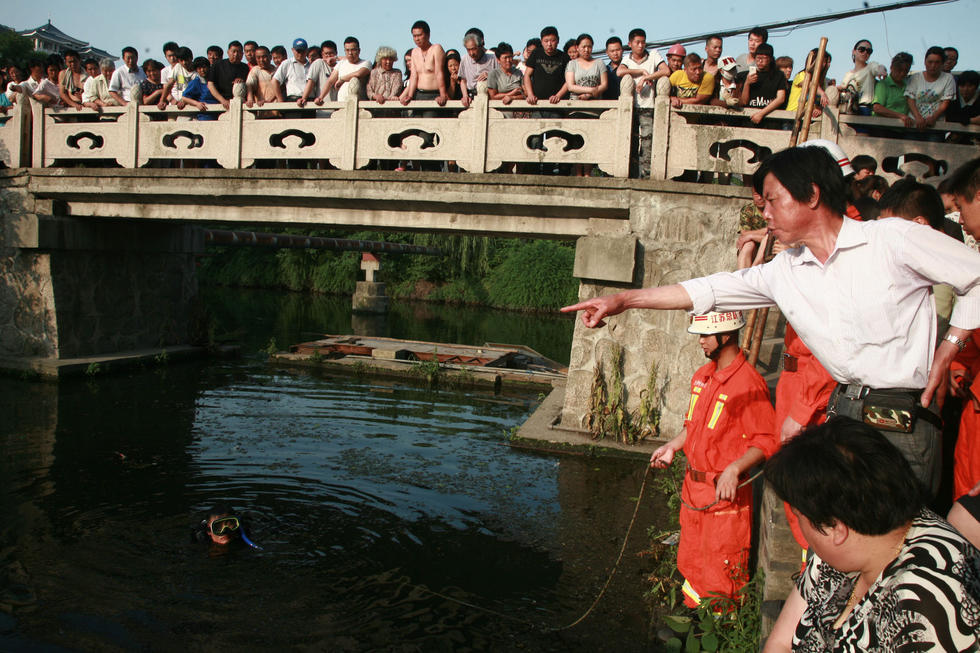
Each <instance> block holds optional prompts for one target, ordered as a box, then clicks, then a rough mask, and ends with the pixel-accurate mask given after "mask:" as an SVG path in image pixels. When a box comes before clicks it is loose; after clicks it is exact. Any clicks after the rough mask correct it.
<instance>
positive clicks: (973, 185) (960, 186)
mask: <svg viewBox="0 0 980 653" xmlns="http://www.w3.org/2000/svg"><path fill="white" fill-rule="evenodd" d="M948 181H949V192H950V193H952V194H953V195H955V196H957V197H965V198H967V199H968V200H969V201H970V202H973V201H974V200H975V198H976V196H977V193H978V192H980V158H976V159H972V160H970V161H967V162H966V163H964V164H963V165H961V166H960V167H959V168H957V169H956V170H955V171H954V172H953V174H952V175H950V176H949V180H948Z"/></svg>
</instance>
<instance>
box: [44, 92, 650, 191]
mask: <svg viewBox="0 0 980 653" xmlns="http://www.w3.org/2000/svg"><path fill="white" fill-rule="evenodd" d="M482 86H483V85H481V89H480V91H481V92H480V93H479V94H478V95H477V97H476V98H475V99H474V100H473V102H472V103H471V105H470V106H469V107H468V108H466V107H463V106H462V103H460V102H450V103H447V106H445V107H440V106H439V105H438V104H437V103H436V102H411V103H410V104H409V105H408V106H407V107H404V106H402V105H401V104H400V103H398V102H397V101H388V102H386V103H384V104H379V103H378V102H367V101H358V100H357V98H356V96H354V95H353V94H352V97H351V98H350V100H348V101H345V102H332V103H324V104H323V105H322V106H316V105H314V104H312V103H310V104H307V105H306V107H305V108H303V109H300V108H298V107H297V106H296V105H295V104H293V103H274V104H265V105H264V106H262V107H259V106H253V107H248V106H245V105H244V104H243V103H242V102H241V100H233V101H232V102H231V106H230V107H229V109H228V110H225V109H223V108H222V107H221V105H209V106H208V111H207V115H209V116H213V117H214V118H216V119H215V120H193V119H191V118H194V117H196V116H197V115H198V114H199V113H200V112H199V111H198V110H196V109H192V108H190V107H188V108H185V109H183V110H180V109H176V108H167V109H157V108H156V107H152V106H136V105H134V104H132V103H131V104H129V105H128V106H126V107H107V108H105V109H103V110H102V111H101V112H99V113H96V112H95V111H93V110H89V109H84V110H81V111H77V110H75V109H64V108H45V107H43V106H41V105H40V104H37V103H34V105H33V121H34V125H35V126H40V128H38V129H34V135H33V155H32V165H33V166H34V167H46V166H51V165H56V164H60V163H62V162H65V163H68V162H78V161H92V162H96V161H104V160H110V161H113V160H114V161H115V162H116V163H118V164H119V165H121V166H123V167H140V166H143V165H146V164H147V163H148V162H150V161H159V160H207V161H216V162H217V164H218V165H220V166H221V167H223V168H245V167H248V166H250V165H252V164H253V163H254V162H255V161H260V160H269V161H275V160H291V161H297V160H314V161H328V162H329V163H330V164H331V165H333V166H334V167H337V168H340V169H341V170H354V169H358V168H363V167H365V166H367V165H368V163H369V162H370V161H372V160H395V161H398V160H404V161H455V162H456V164H457V165H458V166H459V167H460V168H462V169H464V170H466V171H469V172H488V171H492V170H494V169H496V168H498V167H500V165H501V164H503V163H504V162H508V163H549V164H574V163H581V164H596V165H598V166H599V168H600V169H601V170H603V171H604V172H606V173H607V174H609V175H612V176H614V177H625V176H627V174H628V171H629V149H630V131H631V127H632V112H633V105H632V98H631V93H632V85H630V89H629V90H630V94H627V95H626V96H625V97H623V98H622V99H621V100H616V101H569V100H565V101H562V102H559V103H557V104H550V103H548V102H539V103H538V104H536V105H531V104H528V103H527V102H523V101H521V102H516V101H515V102H512V103H511V104H508V105H505V104H504V103H503V102H501V101H491V100H489V98H488V96H487V95H486V91H485V88H483V87H482ZM515 113H517V114H518V115H519V116H521V117H517V116H515V115H514V114H515ZM543 113H544V114H545V115H548V117H545V116H544V115H541V114H543ZM423 114H424V115H423ZM550 114H559V117H551V115H550ZM535 141H537V142H535Z"/></svg>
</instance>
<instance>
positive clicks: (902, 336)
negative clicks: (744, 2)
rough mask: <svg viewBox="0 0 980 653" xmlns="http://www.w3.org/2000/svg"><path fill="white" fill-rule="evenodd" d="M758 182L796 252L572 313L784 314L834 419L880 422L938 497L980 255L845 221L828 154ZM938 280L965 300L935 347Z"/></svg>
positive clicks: (979, 300)
mask: <svg viewBox="0 0 980 653" xmlns="http://www.w3.org/2000/svg"><path fill="white" fill-rule="evenodd" d="M756 174H761V175H762V176H763V178H764V179H765V183H764V187H763V188H764V197H765V201H766V204H765V209H764V214H765V216H766V220H767V222H768V223H769V227H770V229H771V230H772V232H773V235H774V236H775V237H776V238H777V239H778V240H779V241H781V242H783V243H786V244H787V245H788V246H789V249H787V250H786V251H784V252H782V253H780V254H779V255H777V256H776V258H774V259H773V260H772V261H771V262H769V263H767V264H765V265H761V266H757V267H754V268H747V269H744V270H739V271H737V272H720V273H717V274H713V275H710V276H708V277H703V278H700V279H692V280H689V281H684V282H681V283H679V284H675V285H671V286H662V287H658V288H643V289H638V290H628V291H625V292H621V293H617V294H615V295H607V296H605V297H597V298H595V299H590V300H586V301H584V302H580V303H578V304H575V305H573V306H567V307H565V308H563V309H562V310H563V311H566V312H567V311H582V321H583V323H584V324H585V325H586V326H588V327H598V326H602V325H603V324H604V322H603V320H604V318H606V317H609V316H612V315H616V314H618V313H621V312H623V311H624V310H627V309H630V308H652V309H684V310H689V311H693V312H694V313H696V314H703V313H706V312H708V311H733V310H741V309H749V308H757V307H763V306H778V307H779V309H780V311H781V312H782V313H783V315H785V317H786V319H787V321H788V322H789V323H790V324H791V325H792V326H793V328H794V329H795V330H796V331H797V333H798V334H799V335H800V337H801V338H802V340H803V342H804V343H805V344H806V345H807V347H809V348H810V350H811V351H812V352H813V353H814V355H815V356H816V357H817V359H818V360H819V361H820V362H821V363H822V364H823V366H824V367H825V368H826V369H827V371H828V372H829V373H830V374H831V376H833V377H834V379H835V380H836V381H837V382H838V383H839V384H840V385H839V386H838V388H837V390H836V391H835V392H834V396H833V397H832V398H831V402H830V406H829V407H828V413H831V412H833V413H836V414H841V415H847V416H851V417H855V418H857V419H864V421H866V422H867V423H869V424H873V425H875V426H877V427H878V428H879V430H881V431H882V432H883V433H884V435H885V436H886V437H888V438H889V439H890V440H891V441H892V442H893V443H895V444H896V445H897V446H898V447H899V449H901V450H902V452H903V453H904V454H905V455H906V458H908V460H909V462H910V463H911V465H912V468H913V470H914V471H915V472H916V475H917V476H918V477H919V479H920V480H921V481H922V482H923V484H924V485H925V487H926V488H927V489H931V490H932V492H933V493H935V491H936V490H937V488H938V481H939V464H940V460H939V455H940V449H941V447H940V442H939V438H940V429H939V428H937V425H938V424H941V422H940V421H939V419H938V417H937V415H936V408H935V406H936V403H937V401H936V400H937V399H938V400H939V401H941V400H942V397H943V395H944V393H945V387H946V378H947V373H948V370H949V364H950V362H951V361H952V359H953V357H954V356H955V355H956V353H957V352H958V351H959V349H960V348H962V346H963V345H965V343H966V340H967V339H968V338H969V336H970V333H971V331H972V330H973V329H975V328H977V327H978V326H980V256H977V254H976V252H975V251H972V250H970V249H969V248H968V247H966V246H965V245H963V244H962V243H959V242H957V241H955V240H954V239H952V238H950V237H948V236H946V235H945V234H942V233H940V232H937V231H935V230H932V229H930V228H928V227H923V226H922V225H917V224H915V223H913V222H907V221H905V220H900V219H881V220H877V221H874V222H857V221H854V220H851V219H849V218H846V217H843V213H844V209H845V199H844V197H845V193H844V190H845V186H844V180H843V176H842V175H841V172H840V168H839V167H838V165H837V162H836V161H834V159H833V157H831V156H830V155H829V154H828V153H827V151H826V150H823V149H822V148H819V147H797V148H790V149H788V150H784V151H782V152H779V153H777V154H775V155H774V156H773V157H772V158H770V159H768V160H767V161H766V162H764V163H763V164H762V166H760V168H759V170H758V171H757V172H756ZM937 283H946V284H949V285H950V286H952V288H953V289H954V291H955V292H956V294H957V295H958V300H957V303H956V308H955V309H954V311H953V314H952V316H951V318H950V327H949V330H948V331H947V333H946V334H945V339H944V340H943V341H942V343H941V344H940V346H939V348H938V349H935V350H934V349H933V347H934V344H933V343H935V342H936V337H935V336H936V333H935V330H936V316H935V306H934V304H933V301H932V297H931V294H930V289H931V287H932V286H933V285H935V284H937ZM908 397H914V401H913V402H911V403H910V402H909V401H908Z"/></svg>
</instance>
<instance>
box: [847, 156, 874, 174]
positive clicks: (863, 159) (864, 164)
mask: <svg viewBox="0 0 980 653" xmlns="http://www.w3.org/2000/svg"><path fill="white" fill-rule="evenodd" d="M851 167H852V168H854V172H860V171H861V170H870V171H871V174H874V173H876V172H878V162H877V161H875V158H874V157H873V156H868V155H867V154H858V155H857V156H856V157H854V158H853V159H851Z"/></svg>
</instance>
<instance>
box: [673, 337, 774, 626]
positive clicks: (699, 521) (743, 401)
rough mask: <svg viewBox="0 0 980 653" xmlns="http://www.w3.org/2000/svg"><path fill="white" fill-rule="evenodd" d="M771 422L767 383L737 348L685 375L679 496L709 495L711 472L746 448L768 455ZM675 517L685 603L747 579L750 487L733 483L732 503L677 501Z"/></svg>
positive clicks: (728, 590)
mask: <svg viewBox="0 0 980 653" xmlns="http://www.w3.org/2000/svg"><path fill="white" fill-rule="evenodd" d="M774 422H775V413H774V412H773V407H772V404H771V403H770V401H769V389H768V388H767V387H766V383H765V381H763V380H762V377H761V376H759V373H758V372H756V371H755V368H753V367H752V366H751V365H749V364H748V362H747V361H746V360H745V356H744V355H743V354H742V353H741V352H739V353H738V355H737V356H736V358H735V360H734V361H733V362H732V363H731V364H730V365H729V366H728V367H726V368H725V369H722V370H718V369H717V365H716V363H715V362H714V361H711V362H709V363H708V364H706V365H704V366H703V367H701V369H699V370H698V371H697V372H696V373H695V374H694V378H692V379H691V401H690V404H689V407H688V411H687V418H686V419H685V421H684V426H685V428H686V429H687V438H686V440H685V441H684V453H685V455H686V456H687V461H688V466H689V470H688V472H687V474H686V475H685V477H684V487H683V489H682V490H681V496H682V498H683V500H684V503H687V504H688V505H690V506H694V507H701V506H706V505H708V504H710V503H712V502H714V500H715V479H716V478H717V477H718V476H719V475H721V473H722V472H723V471H724V470H725V467H727V466H728V465H729V464H730V463H732V462H734V461H735V460H737V459H738V458H740V457H741V456H742V455H743V454H745V453H746V452H747V451H748V449H749V447H757V448H759V449H761V450H762V451H763V453H764V454H765V455H766V456H767V457H768V456H770V455H771V454H772V453H773V452H774V451H775V450H776V448H777V438H776V435H775V434H774V433H773V424H774ZM692 470H694V471H693V472H692ZM695 477H697V478H695ZM680 522H681V541H680V545H679V546H678V549H677V569H678V570H679V571H680V572H681V574H683V575H684V578H685V581H686V582H685V584H684V593H685V603H687V604H688V605H689V606H691V607H695V606H696V605H697V603H698V600H699V599H706V598H709V597H710V596H711V595H712V594H721V595H725V596H734V595H735V593H736V592H737V591H738V590H739V589H741V587H742V585H744V584H745V581H746V580H747V578H748V573H747V567H748V561H749V546H750V544H751V542H750V540H751V532H752V486H751V485H746V486H745V487H743V488H741V489H739V490H738V493H737V496H736V499H735V501H734V502H730V501H721V502H719V503H717V504H715V505H714V506H712V507H711V508H709V509H708V510H705V511H696V510H691V509H690V508H687V507H685V506H683V505H682V506H681V513H680Z"/></svg>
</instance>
